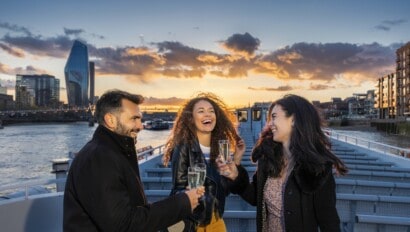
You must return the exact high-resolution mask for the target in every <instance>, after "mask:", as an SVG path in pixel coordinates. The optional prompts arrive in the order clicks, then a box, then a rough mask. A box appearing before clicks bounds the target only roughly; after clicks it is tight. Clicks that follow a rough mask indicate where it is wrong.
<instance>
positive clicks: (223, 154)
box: [219, 139, 232, 164]
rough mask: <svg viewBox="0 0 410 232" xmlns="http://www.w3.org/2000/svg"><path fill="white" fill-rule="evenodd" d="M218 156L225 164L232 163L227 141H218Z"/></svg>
mask: <svg viewBox="0 0 410 232" xmlns="http://www.w3.org/2000/svg"><path fill="white" fill-rule="evenodd" d="M219 155H220V158H221V159H222V161H223V162H224V163H225V164H229V163H231V162H232V157H231V154H230V151H229V140H226V139H222V140H219Z"/></svg>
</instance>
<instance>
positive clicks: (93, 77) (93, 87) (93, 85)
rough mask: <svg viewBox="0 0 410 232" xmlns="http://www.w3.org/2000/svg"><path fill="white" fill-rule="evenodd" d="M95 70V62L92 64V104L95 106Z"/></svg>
mask: <svg viewBox="0 0 410 232" xmlns="http://www.w3.org/2000/svg"><path fill="white" fill-rule="evenodd" d="M94 89H95V69H94V62H90V103H91V104H93V105H94V104H95V93H94Z"/></svg>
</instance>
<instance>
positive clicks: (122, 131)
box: [114, 120, 131, 137]
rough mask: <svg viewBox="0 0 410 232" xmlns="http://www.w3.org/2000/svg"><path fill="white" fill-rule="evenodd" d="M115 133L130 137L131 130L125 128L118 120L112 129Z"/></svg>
mask: <svg viewBox="0 0 410 232" xmlns="http://www.w3.org/2000/svg"><path fill="white" fill-rule="evenodd" d="M114 132H115V133H117V134H119V135H123V136H128V137H131V130H127V128H126V127H125V126H124V124H122V123H121V122H120V121H119V120H118V125H117V127H116V128H115V130H114Z"/></svg>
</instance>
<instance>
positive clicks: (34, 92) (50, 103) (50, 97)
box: [16, 75, 60, 109]
mask: <svg viewBox="0 0 410 232" xmlns="http://www.w3.org/2000/svg"><path fill="white" fill-rule="evenodd" d="M59 101H60V80H59V79H56V78H55V77H54V76H50V75H17V76H16V105H17V109H27V108H30V107H34V106H39V107H57V106H58V104H59Z"/></svg>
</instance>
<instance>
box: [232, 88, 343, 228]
mask: <svg viewBox="0 0 410 232" xmlns="http://www.w3.org/2000/svg"><path fill="white" fill-rule="evenodd" d="M321 125H322V123H321V118H320V116H319V113H318V112H317V110H316V108H315V107H314V106H313V105H312V104H311V103H310V102H309V101H307V100H306V99H305V98H303V97H300V96H297V95H286V96H285V97H283V98H281V99H279V100H277V101H276V102H274V103H273V104H272V105H271V107H270V109H269V118H268V121H267V124H266V126H265V128H264V129H263V131H262V133H261V136H260V138H259V140H258V141H257V143H256V145H255V147H254V149H253V151H252V160H253V161H254V162H257V163H258V168H257V172H256V173H255V174H254V176H253V181H252V183H249V181H247V187H246V188H244V189H242V190H241V191H240V192H239V194H240V195H241V197H242V198H243V199H245V200H246V201H247V202H248V203H250V204H252V205H255V206H256V209H257V211H256V212H257V215H256V219H257V220H256V222H257V231H258V232H271V231H275V232H277V231H296V232H297V231H304V232H317V231H318V230H319V228H320V231H321V232H327V231H331V232H334V231H340V220H339V216H338V214H337V210H336V190H335V188H336V185H335V179H334V177H333V172H332V168H335V172H336V173H337V174H341V175H344V174H346V173H347V168H346V166H345V165H344V164H343V162H342V161H341V160H340V159H339V158H338V157H336V156H335V155H334V154H333V153H332V152H331V150H330V141H329V140H328V138H327V137H326V135H325V134H324V133H323V131H322V128H321Z"/></svg>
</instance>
